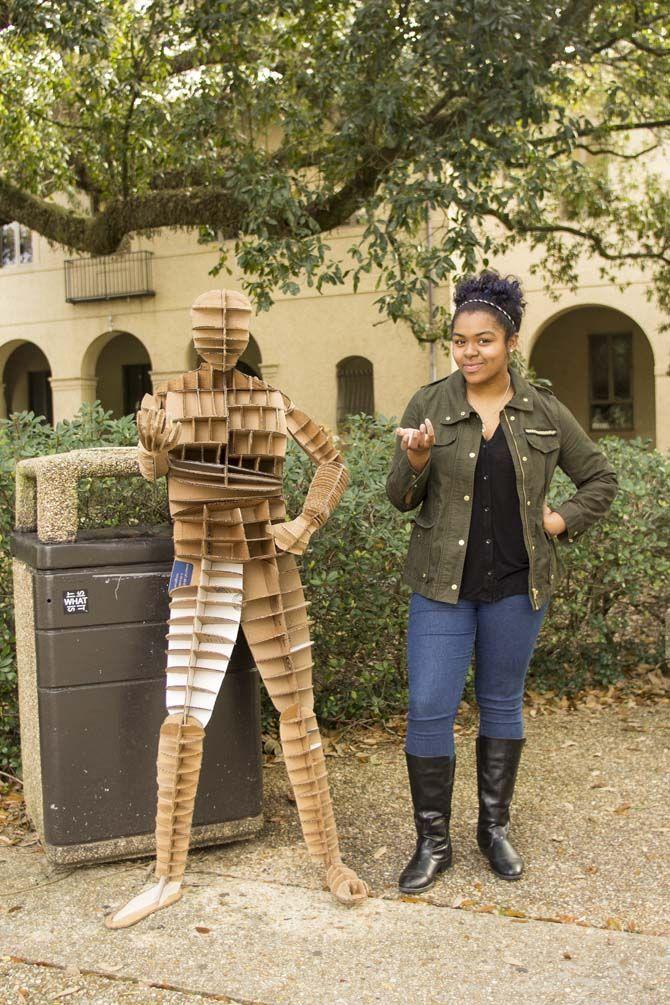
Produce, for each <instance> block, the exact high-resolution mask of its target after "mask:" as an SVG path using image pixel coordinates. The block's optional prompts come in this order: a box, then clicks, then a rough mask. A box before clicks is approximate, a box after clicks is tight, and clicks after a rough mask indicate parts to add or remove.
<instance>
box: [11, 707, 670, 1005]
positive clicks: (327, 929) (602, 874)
mask: <svg viewBox="0 0 670 1005" xmlns="http://www.w3.org/2000/svg"><path fill="white" fill-rule="evenodd" d="M473 746H474V741H473V737H472V736H471V735H463V736H461V737H460V738H459V741H458V769H457V771H458V782H457V787H456V792H455V795H454V822H453V828H452V831H453V838H454V845H455V861H454V868H453V869H452V870H450V871H449V873H447V874H446V875H445V876H444V877H443V878H442V879H441V880H440V882H439V883H438V885H437V886H436V887H434V888H433V890H431V891H430V893H429V894H428V895H425V896H424V897H422V898H420V899H419V898H416V899H412V898H402V897H400V896H399V894H398V893H397V889H396V886H395V883H396V877H397V873H398V871H399V869H400V868H401V866H402V865H403V864H404V860H405V858H406V857H407V854H408V853H409V851H410V849H411V847H412V843H413V839H412V830H411V820H410V814H409V802H408V791H407V783H406V779H405V772H404V759H403V754H402V747H401V745H400V744H399V743H398V742H397V741H396V740H393V739H392V738H391V739H390V742H389V743H384V742H380V739H379V736H377V740H376V742H371V743H369V744H367V745H366V744H360V745H359V748H358V753H356V754H353V755H351V756H344V757H331V758H329V761H328V765H329V770H330V774H331V781H332V787H333V792H334V798H335V803H336V812H337V815H338V820H339V824H340V831H341V836H342V845H343V852H344V856H345V860H346V861H347V862H348V863H349V864H351V865H352V866H354V867H355V868H356V869H357V870H358V871H359V872H360V873H361V874H362V875H363V876H364V877H365V878H366V879H367V880H368V882H370V884H371V886H372V888H373V897H372V898H371V899H370V900H369V901H368V903H367V904H365V905H364V906H363V907H361V908H358V909H355V910H350V911H348V910H346V909H345V908H342V907H339V906H338V905H337V904H336V903H334V902H333V900H332V898H331V897H330V896H329V895H328V894H327V893H326V892H324V891H323V890H322V889H321V886H320V881H319V876H318V874H317V873H316V872H315V871H314V869H313V867H312V865H311V863H310V862H309V860H308V858H307V855H306V853H305V851H304V849H303V847H302V844H301V841H300V833H299V827H298V823H297V819H296V813H295V807H294V806H293V805H292V803H291V802H290V801H289V800H288V798H287V780H286V776H285V772H284V768H283V765H281V764H278V765H276V766H274V767H270V768H268V769H267V770H266V773H265V774H266V818H267V821H268V822H267V825H266V829H265V832H264V833H263V835H262V836H261V837H260V838H259V839H258V840H255V841H253V842H249V843H244V844H238V845H232V846H227V847H222V848H218V849H211V850H205V851H199V852H196V853H194V854H193V855H192V856H191V859H190V862H189V869H188V871H187V880H188V890H187V892H186V895H185V896H184V898H183V900H182V901H181V902H180V903H179V904H177V905H175V906H174V907H173V908H171V909H169V910H167V911H162V912H159V913H158V914H156V915H154V916H153V917H151V918H149V919H147V920H146V921H145V922H143V923H141V924H140V925H138V926H136V927H135V928H132V929H129V930H127V931H123V932H109V931H107V930H106V929H105V928H104V926H103V925H102V918H103V916H104V914H105V913H107V911H108V910H109V909H110V907H112V906H113V905H118V904H120V903H121V902H122V901H124V900H125V899H127V898H128V897H129V896H131V895H132V894H133V893H134V892H136V891H137V890H138V889H139V888H140V887H141V885H142V883H143V881H144V879H145V877H146V876H147V869H148V867H149V863H148V862H147V861H146V860H145V861H142V862H126V863H117V864H113V865H106V866H96V867H93V868H87V869H79V870H76V871H73V872H70V873H53V872H52V871H51V870H50V869H49V868H48V867H47V865H46V862H45V859H44V856H43V854H40V849H39V848H38V846H33V847H6V848H3V847H0V864H1V865H2V867H3V868H2V874H1V881H0V978H1V979H2V981H3V982H4V988H3V990H2V992H0V1001H1V1002H3V1003H5V1002H12V1003H14V1002H22V1001H28V1002H40V1003H41V1002H45V1003H46V1002H49V1001H63V1002H65V1003H68V1005H69V1003H74V1002H77V1003H81V1005H85V1003H88V1005H107V1003H110V1005H111V1003H117V1002H129V1003H130V1002H132V1003H140V1002H141V1003H147V1005H149V1003H154V1002H160V1003H161V1005H168V1003H169V1005H181V1003H187V1002H188V1003H191V1005H193V1003H195V1002H199V1001H203V1002H204V1001H212V1000H218V1001H238V1002H252V1003H259V1005H260V1003H263V1005H283V1003H289V1002H290V1003H294V1005H300V1003H306V1005H354V1003H356V1005H359V1003H360V1005H368V1003H373V1002H374V1003H380V1002H381V1003H384V1005H387V1003H388V1005H396V1003H401V1002H402V1003H405V1002H407V1001H412V1002H415V1003H418V1005H424V1003H425V1005H433V1003H436V1005H437V1003H440V1005H441V1003H450V1002H457V1001H461V1000H463V999H465V1000H469V1001H471V1002H473V1003H480V1002H482V1003H483V1002H500V1001H501V1000H509V999H510V998H513V999H514V1000H515V1002H516V1003H529V1005H530V1003H533V1005H536V1003H537V1005H540V1003H550V1002H551V1003H552V1005H563V1003H565V1005H568V1003H569V1005H577V1003H588V1005H611V1003H613V1002H616V1003H617V1005H624V1003H629V1002H630V1003H631V1005H632V1003H635V1005H646V1003H650V1005H652V1003H653V1005H656V1003H665V1002H670V990H669V989H670V923H669V920H668V918H669V913H670V912H669V908H670V904H669V903H668V890H669V889H670V856H669V855H668V846H669V844H670V841H669V835H670V820H669V819H668V809H667V789H668V777H669V773H668V767H669V762H670V722H669V717H668V710H667V706H664V705H661V706H657V707H654V706H642V707H632V708H627V707H625V706H616V707H614V708H612V709H607V710H604V711H597V712H594V713H588V712H579V713H573V714H570V715H551V716H548V717H546V718H542V719H540V720H539V721H538V720H535V721H532V720H531V721H530V722H529V724H528V743H527V746H526V752H525V756H524V760H523V762H522V765H523V766H522V771H521V772H520V778H519V783H518V788H517V793H518V795H517V799H516V801H515V811H516V812H515V815H514V823H513V827H514V835H515V839H516V843H517V844H518V847H519V849H520V850H521V851H522V853H523V854H524V856H525V858H526V862H527V871H526V874H525V876H524V878H523V879H522V880H521V881H520V882H518V883H505V882H503V881H501V880H498V879H497V878H496V877H494V876H493V874H492V873H490V871H489V870H488V868H487V866H486V862H485V860H484V859H483V857H482V856H481V855H480V853H479V852H478V850H477V848H476V845H475V843H474V837H473V824H474V821H475V817H476V806H475V784H474V757H473V753H474V752H473ZM152 984H153V985H154V986H153V987H151V986H150V985H152Z"/></svg>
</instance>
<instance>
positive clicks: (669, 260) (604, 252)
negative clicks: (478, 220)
mask: <svg viewBox="0 0 670 1005" xmlns="http://www.w3.org/2000/svg"><path fill="white" fill-rule="evenodd" d="M482 215H483V216H492V217H494V219H496V220H499V221H500V223H502V224H503V226H505V227H507V229H508V230H509V231H510V233H514V234H570V235H571V236H572V237H578V238H580V240H583V241H586V242H588V243H589V244H591V245H592V246H593V248H594V249H595V250H596V251H597V253H598V254H599V255H600V257H601V258H604V259H607V261H610V262H623V261H640V260H641V259H644V260H645V261H649V260H650V259H653V260H655V261H659V262H663V263H664V264H665V265H670V254H669V253H668V251H667V248H664V249H662V250H660V251H624V252H614V253H613V252H611V251H609V250H608V249H607V247H606V246H605V243H604V241H603V238H602V235H601V234H599V233H597V232H596V231H594V230H582V229H580V228H579V227H571V226H569V225H568V224H560V223H556V224H551V223H547V224H536V225H531V226H527V225H525V224H523V223H517V222H516V221H512V219H511V217H509V216H508V215H507V214H506V213H502V212H500V211H498V210H495V209H488V210H486V211H485V212H484V213H483V214H482Z"/></svg>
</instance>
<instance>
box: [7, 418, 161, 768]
mask: <svg viewBox="0 0 670 1005" xmlns="http://www.w3.org/2000/svg"><path fill="white" fill-rule="evenodd" d="M136 443H137V431H136V429H135V421H134V418H133V417H132V416H126V417H125V418H123V419H112V418H111V412H105V411H104V409H103V408H102V407H101V405H100V403H99V402H96V403H95V405H82V407H81V409H80V411H79V413H78V415H77V416H75V418H74V419H71V420H68V421H65V422H60V423H59V424H58V426H57V427H56V428H55V429H53V428H52V427H51V426H50V425H48V423H47V422H45V420H44V419H43V418H42V417H41V416H35V415H33V413H32V412H20V413H16V414H15V415H12V416H11V417H10V418H9V419H2V420H0V769H2V768H3V767H4V768H5V769H7V768H8V770H10V771H12V770H15V769H16V768H17V766H18V764H19V746H18V715H17V706H16V665H15V662H14V610H13V598H12V562H11V554H10V541H9V538H10V534H11V532H12V528H13V526H14V467H15V464H16V461H17V460H20V459H21V458H22V457H36V456H38V455H40V454H57V453H63V452H66V451H69V450H78V449H81V448H83V447H100V446H103V445H105V444H108V445H109V444H111V445H113V446H118V447H124V446H131V445H134V444H136ZM79 495H80V503H79V513H80V522H81V525H82V526H83V527H107V526H115V525H117V524H119V525H121V524H124V525H134V524H138V523H142V522H144V523H147V524H154V523H161V522H164V521H165V520H167V519H168V515H167V507H166V497H165V483H164V481H162V482H161V483H159V485H157V486H153V485H149V483H148V482H145V481H144V479H141V478H127V479H121V480H118V479H115V478H101V479H95V480H93V479H83V480H82V481H81V482H80V484H79Z"/></svg>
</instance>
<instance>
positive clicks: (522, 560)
mask: <svg viewBox="0 0 670 1005" xmlns="http://www.w3.org/2000/svg"><path fill="white" fill-rule="evenodd" d="M519 593H528V552H527V551H526V545H525V542H524V539H523V527H522V525H521V515H520V513H519V493H518V492H517V490H516V473H515V470H514V463H513V461H512V455H511V454H510V451H509V447H508V446H507V440H506V439H505V434H504V433H503V430H502V426H501V425H500V424H499V425H498V427H497V429H496V431H495V433H494V434H493V436H492V437H491V439H490V440H488V441H487V440H485V439H484V437H483V436H482V441H481V446H480V450H479V456H478V457H477V464H476V466H475V482H474V486H473V494H472V516H471V518H470V533H469V535H468V546H467V550H466V553H465V566H464V568H463V579H462V582H461V590H460V593H459V597H462V598H463V599H464V600H488V601H493V600H502V598H503V597H512V596H514V595H515V594H519Z"/></svg>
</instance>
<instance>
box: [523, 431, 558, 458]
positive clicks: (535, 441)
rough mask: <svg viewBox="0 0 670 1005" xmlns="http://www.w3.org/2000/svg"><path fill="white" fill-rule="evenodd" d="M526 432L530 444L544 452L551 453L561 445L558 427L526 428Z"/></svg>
mask: <svg viewBox="0 0 670 1005" xmlns="http://www.w3.org/2000/svg"><path fill="white" fill-rule="evenodd" d="M524 433H525V434H526V439H527V441H528V445H529V446H530V447H533V449H534V450H539V451H540V453H542V454H550V453H551V452H552V450H558V449H559V447H560V445H561V444H560V440H559V438H558V431H557V430H556V429H542V430H540V429H524Z"/></svg>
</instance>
